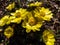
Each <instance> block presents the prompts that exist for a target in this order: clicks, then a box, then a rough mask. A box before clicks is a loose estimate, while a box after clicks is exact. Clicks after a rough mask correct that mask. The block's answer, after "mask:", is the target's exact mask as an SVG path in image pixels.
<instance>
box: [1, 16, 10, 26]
mask: <svg viewBox="0 0 60 45" xmlns="http://www.w3.org/2000/svg"><path fill="white" fill-rule="evenodd" d="M8 20H9V16H8V15H6V16H4V17H3V18H1V19H0V26H4V25H5V24H6V22H7V21H8Z"/></svg>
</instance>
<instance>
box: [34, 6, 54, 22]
mask: <svg viewBox="0 0 60 45" xmlns="http://www.w3.org/2000/svg"><path fill="white" fill-rule="evenodd" d="M34 13H35V17H38V18H39V19H42V20H46V21H50V19H51V18H53V17H52V15H53V14H52V13H51V11H50V10H49V9H48V8H44V7H41V8H39V9H35V10H34Z"/></svg>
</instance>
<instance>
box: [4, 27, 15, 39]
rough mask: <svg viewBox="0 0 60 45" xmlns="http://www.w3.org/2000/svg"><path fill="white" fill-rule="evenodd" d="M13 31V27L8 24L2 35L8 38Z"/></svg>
mask: <svg viewBox="0 0 60 45" xmlns="http://www.w3.org/2000/svg"><path fill="white" fill-rule="evenodd" d="M13 31H14V30H13V28H12V27H10V26H9V27H7V28H6V29H5V30H4V35H5V36H6V37H7V38H8V39H9V38H10V37H11V36H12V35H13Z"/></svg>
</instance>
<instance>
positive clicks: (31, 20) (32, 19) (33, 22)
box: [28, 17, 36, 26]
mask: <svg viewBox="0 0 60 45" xmlns="http://www.w3.org/2000/svg"><path fill="white" fill-rule="evenodd" d="M28 23H29V25H31V26H33V25H35V24H36V20H35V19H34V18H33V17H31V18H30V19H29V20H28Z"/></svg>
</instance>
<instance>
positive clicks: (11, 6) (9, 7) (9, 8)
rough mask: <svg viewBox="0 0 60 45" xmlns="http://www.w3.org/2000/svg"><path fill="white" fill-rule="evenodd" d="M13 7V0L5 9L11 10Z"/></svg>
mask: <svg viewBox="0 0 60 45" xmlns="http://www.w3.org/2000/svg"><path fill="white" fill-rule="evenodd" d="M14 7H15V2H13V3H11V4H9V5H8V6H7V7H6V9H7V10H12V9H13V8H14Z"/></svg>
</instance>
